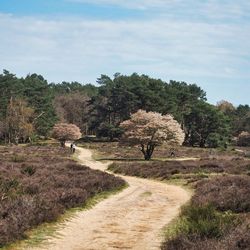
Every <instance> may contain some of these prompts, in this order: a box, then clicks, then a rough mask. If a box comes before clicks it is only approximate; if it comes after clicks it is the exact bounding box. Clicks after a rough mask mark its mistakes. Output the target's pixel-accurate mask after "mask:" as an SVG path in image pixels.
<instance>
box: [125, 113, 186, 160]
mask: <svg viewBox="0 0 250 250" xmlns="http://www.w3.org/2000/svg"><path fill="white" fill-rule="evenodd" d="M120 127H121V128H123V129H124V131H125V133H124V136H123V137H122V141H123V142H127V143H129V144H131V145H140V147H141V151H142V153H143V155H144V159H145V160H150V159H151V156H152V154H153V152H154V149H155V147H156V146H158V145H161V144H162V143H164V142H167V143H169V144H171V145H172V144H178V145H181V144H182V143H183V141H184V138H185V134H184V132H183V130H182V129H181V126H180V124H179V123H178V122H177V121H176V120H174V119H173V117H172V116H171V115H161V114H159V113H156V112H146V111H144V110H138V111H137V112H136V113H134V114H132V115H131V118H130V119H129V120H126V121H124V122H122V123H121V125H120Z"/></svg>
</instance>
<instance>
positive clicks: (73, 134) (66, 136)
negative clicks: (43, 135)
mask: <svg viewBox="0 0 250 250" xmlns="http://www.w3.org/2000/svg"><path fill="white" fill-rule="evenodd" d="M52 136H53V137H54V138H55V139H58V140H59V141H60V143H61V146H62V147H65V142H66V141H67V140H77V139H79V138H80V137H81V131H80V128H78V127H77V126H76V125H75V124H69V123H57V124H56V125H55V126H54V128H53V131H52Z"/></svg>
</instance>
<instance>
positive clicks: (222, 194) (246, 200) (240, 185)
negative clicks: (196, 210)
mask: <svg viewBox="0 0 250 250" xmlns="http://www.w3.org/2000/svg"><path fill="white" fill-rule="evenodd" d="M192 202H193V203H194V204H196V205H203V204H209V203H211V204H213V205H214V206H215V207H216V208H217V209H218V210H220V211H227V210H231V211H233V212H235V213H241V212H250V177H249V176H221V177H216V178H213V179H209V180H203V181H201V182H199V183H198V184H197V186H196V192H195V195H194V196H193V198H192Z"/></svg>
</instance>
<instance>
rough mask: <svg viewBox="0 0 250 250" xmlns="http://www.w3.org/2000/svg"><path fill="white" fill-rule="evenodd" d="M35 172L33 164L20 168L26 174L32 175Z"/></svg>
mask: <svg viewBox="0 0 250 250" xmlns="http://www.w3.org/2000/svg"><path fill="white" fill-rule="evenodd" d="M35 172H36V167H34V166H24V167H22V169H21V173H22V174H25V175H28V176H32V175H33V174H34V173H35Z"/></svg>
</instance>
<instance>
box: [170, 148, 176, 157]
mask: <svg viewBox="0 0 250 250" xmlns="http://www.w3.org/2000/svg"><path fill="white" fill-rule="evenodd" d="M170 157H175V152H174V149H173V148H171V149H170Z"/></svg>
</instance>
